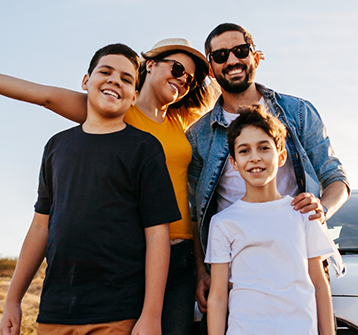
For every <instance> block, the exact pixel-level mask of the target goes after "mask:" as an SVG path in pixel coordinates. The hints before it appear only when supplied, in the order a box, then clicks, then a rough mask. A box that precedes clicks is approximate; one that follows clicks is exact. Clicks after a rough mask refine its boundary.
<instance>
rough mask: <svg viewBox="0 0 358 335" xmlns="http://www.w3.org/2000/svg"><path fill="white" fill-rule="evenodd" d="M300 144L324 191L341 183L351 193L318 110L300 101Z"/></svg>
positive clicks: (344, 172)
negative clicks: (333, 184) (336, 182)
mask: <svg viewBox="0 0 358 335" xmlns="http://www.w3.org/2000/svg"><path fill="white" fill-rule="evenodd" d="M299 124H300V128H301V129H300V132H299V134H300V142H301V144H302V146H303V148H304V150H305V151H306V153H307V155H308V158H309V159H310V161H311V163H312V166H313V168H314V170H315V172H316V175H317V177H318V179H319V182H320V184H321V188H322V190H324V189H325V188H326V187H327V186H328V185H329V184H331V183H333V182H335V181H341V182H343V183H345V184H346V186H347V189H348V192H349V191H350V187H349V181H348V178H347V174H346V171H345V170H344V169H343V166H342V163H341V162H340V160H339V159H338V158H337V157H336V156H335V154H334V151H333V148H332V145H331V141H330V139H329V137H328V135H327V132H326V128H325V126H324V124H323V121H322V119H321V116H320V115H319V113H318V111H317V110H316V108H315V107H314V106H313V105H312V104H311V103H310V102H309V101H304V100H301V101H300V108H299Z"/></svg>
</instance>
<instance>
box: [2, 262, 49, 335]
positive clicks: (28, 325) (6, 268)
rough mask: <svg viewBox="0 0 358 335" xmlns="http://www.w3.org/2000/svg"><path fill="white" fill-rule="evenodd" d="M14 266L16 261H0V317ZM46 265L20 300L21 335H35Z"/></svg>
mask: <svg viewBox="0 0 358 335" xmlns="http://www.w3.org/2000/svg"><path fill="white" fill-rule="evenodd" d="M15 265H16V259H9V258H4V259H0V317H2V314H3V312H4V308H5V300H6V295H7V291H8V288H9V285H10V281H11V277H12V274H13V272H14V269H15ZM45 268H46V264H43V265H42V266H41V268H40V270H39V271H38V273H37V274H36V276H35V278H34V280H33V281H32V283H31V285H30V287H29V289H28V290H27V292H26V294H25V296H24V299H23V300H22V324H21V334H22V335H36V334H37V324H36V318H37V314H38V311H39V302H40V293H41V289H42V282H43V279H44V277H45Z"/></svg>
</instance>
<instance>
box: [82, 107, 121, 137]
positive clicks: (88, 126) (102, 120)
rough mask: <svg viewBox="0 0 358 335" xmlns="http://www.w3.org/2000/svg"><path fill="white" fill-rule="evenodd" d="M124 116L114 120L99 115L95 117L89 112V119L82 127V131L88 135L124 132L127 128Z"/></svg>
mask: <svg viewBox="0 0 358 335" xmlns="http://www.w3.org/2000/svg"><path fill="white" fill-rule="evenodd" d="M123 118H124V115H121V116H119V117H113V118H106V117H103V116H102V117H101V116H98V115H93V114H92V113H90V112H88V115H87V119H86V121H85V122H84V123H83V125H82V129H83V131H84V132H85V133H88V134H109V133H114V132H117V131H120V130H123V129H124V128H125V127H126V124H125V122H124V121H123Z"/></svg>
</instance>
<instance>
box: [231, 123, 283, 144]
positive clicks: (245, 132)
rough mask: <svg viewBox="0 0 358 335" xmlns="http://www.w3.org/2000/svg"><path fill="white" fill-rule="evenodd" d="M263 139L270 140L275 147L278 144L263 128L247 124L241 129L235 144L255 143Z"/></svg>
mask: <svg viewBox="0 0 358 335" xmlns="http://www.w3.org/2000/svg"><path fill="white" fill-rule="evenodd" d="M263 141H267V142H270V143H271V144H272V145H273V146H274V147H275V146H276V145H275V141H274V140H273V138H272V137H271V136H269V135H268V134H266V132H265V131H263V130H262V129H261V128H257V127H253V126H246V127H244V128H243V129H242V130H241V133H240V135H239V136H238V137H236V139H235V144H236V145H237V146H238V145H240V144H248V145H255V144H257V143H258V142H263Z"/></svg>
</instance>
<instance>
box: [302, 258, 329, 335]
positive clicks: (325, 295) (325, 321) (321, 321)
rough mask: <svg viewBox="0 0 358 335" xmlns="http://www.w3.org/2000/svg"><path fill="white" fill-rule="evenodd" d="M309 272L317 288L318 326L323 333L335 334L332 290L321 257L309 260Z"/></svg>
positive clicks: (327, 334) (324, 334)
mask: <svg viewBox="0 0 358 335" xmlns="http://www.w3.org/2000/svg"><path fill="white" fill-rule="evenodd" d="M308 272H309V275H310V277H311V280H312V283H313V285H314V287H315V290H316V303H317V317H318V328H319V333H320V334H321V335H333V334H335V330H334V320H333V308H332V300H331V291H330V288H329V284H328V281H327V278H326V276H325V273H324V270H323V266H322V261H321V258H320V257H315V258H310V259H309V260H308Z"/></svg>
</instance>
